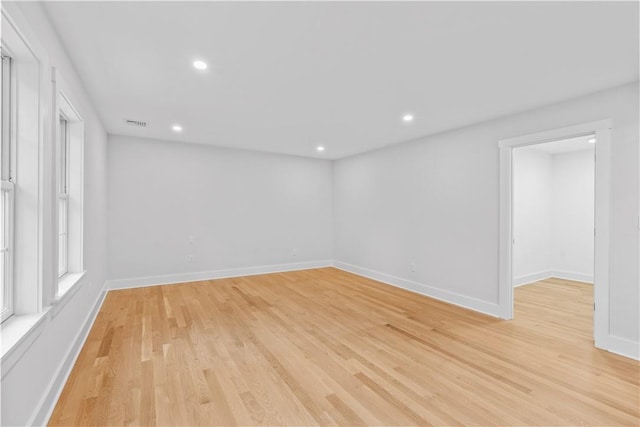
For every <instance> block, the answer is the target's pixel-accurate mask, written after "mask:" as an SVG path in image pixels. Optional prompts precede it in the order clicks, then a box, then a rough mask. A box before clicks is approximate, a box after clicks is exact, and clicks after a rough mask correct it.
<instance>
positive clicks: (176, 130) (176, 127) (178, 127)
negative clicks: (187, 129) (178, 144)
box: [171, 125, 182, 132]
mask: <svg viewBox="0 0 640 427" xmlns="http://www.w3.org/2000/svg"><path fill="white" fill-rule="evenodd" d="M171 129H172V130H173V131H174V132H182V126H180V125H173V126H171Z"/></svg>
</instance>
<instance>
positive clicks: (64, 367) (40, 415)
mask: <svg viewBox="0 0 640 427" xmlns="http://www.w3.org/2000/svg"><path fill="white" fill-rule="evenodd" d="M105 288H106V283H105V284H103V286H102V289H101V290H100V293H99V294H98V298H96V301H95V303H94V304H93V307H92V308H91V310H90V311H89V313H87V317H86V318H85V320H84V322H83V323H82V327H81V328H80V329H79V330H78V333H77V334H76V337H75V339H74V340H73V345H71V347H69V350H68V351H67V353H66V354H65V356H64V358H63V359H62V363H60V366H59V367H58V369H57V370H56V373H55V375H54V376H53V378H52V379H51V381H50V382H49V385H48V386H47V392H46V393H45V394H43V395H42V397H41V398H40V401H39V402H38V405H37V407H36V410H35V411H34V412H33V414H32V416H31V419H30V421H29V422H28V423H27V425H30V426H35V425H47V424H48V423H49V418H50V417H51V414H52V413H53V410H54V409H55V406H56V403H58V398H59V397H60V394H61V393H62V390H63V388H64V386H65V384H66V383H67V379H68V378H69V375H70V374H71V370H72V369H73V367H74V365H75V364H76V360H77V359H78V356H79V355H80V351H81V350H82V348H83V347H84V343H85V341H86V340H87V337H88V336H89V332H90V331H91V328H92V327H93V323H94V322H95V320H96V317H97V316H98V313H99V312H100V309H101V308H102V303H103V302H104V299H105V296H106V295H107V292H106V290H105Z"/></svg>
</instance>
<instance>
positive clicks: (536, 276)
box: [513, 270, 593, 288]
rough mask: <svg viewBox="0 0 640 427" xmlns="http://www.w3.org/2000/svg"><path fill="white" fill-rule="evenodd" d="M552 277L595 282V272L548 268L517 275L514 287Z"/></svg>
mask: <svg viewBox="0 0 640 427" xmlns="http://www.w3.org/2000/svg"><path fill="white" fill-rule="evenodd" d="M551 277H555V278H558V279H565V280H575V281H577V282H585V283H591V284H593V274H584V273H576V272H573V271H563V270H546V271H539V272H537V273H531V274H526V275H524V276H519V277H515V278H514V279H513V287H514V288H515V287H518V286H522V285H528V284H529V283H534V282H538V281H540V280H544V279H549V278H551Z"/></svg>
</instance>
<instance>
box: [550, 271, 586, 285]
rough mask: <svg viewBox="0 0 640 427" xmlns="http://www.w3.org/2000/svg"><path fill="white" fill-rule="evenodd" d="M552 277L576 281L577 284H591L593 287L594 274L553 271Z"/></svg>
mask: <svg viewBox="0 0 640 427" xmlns="http://www.w3.org/2000/svg"><path fill="white" fill-rule="evenodd" d="M550 277H555V278H558V279H565V280H575V281H576V282H582V283H590V284H592V285H593V274H585V273H578V272H575V271H562V270H551V276H550Z"/></svg>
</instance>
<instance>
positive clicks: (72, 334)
mask: <svg viewBox="0 0 640 427" xmlns="http://www.w3.org/2000/svg"><path fill="white" fill-rule="evenodd" d="M2 9H3V11H4V12H6V13H7V15H8V16H9V18H10V19H11V20H12V21H13V22H14V23H15V25H16V27H17V28H18V29H19V31H21V32H22V34H23V36H24V38H25V40H26V41H27V43H29V44H30V45H32V47H33V48H34V49H35V55H36V56H37V57H38V59H39V60H40V61H41V64H42V68H41V72H42V76H41V84H42V85H43V88H42V91H41V105H42V111H43V112H45V114H44V115H43V123H44V127H43V128H42V132H43V138H44V144H43V146H44V148H43V152H42V153H41V157H40V159H41V161H42V163H41V168H42V169H41V173H42V181H41V189H40V191H42V200H43V204H44V206H43V213H42V219H43V220H42V243H41V244H42V248H43V249H42V251H41V253H42V267H43V268H42V270H43V271H42V291H43V292H42V293H43V295H42V299H43V303H42V305H43V306H44V307H43V310H44V311H46V314H45V317H44V318H43V321H42V323H41V326H40V327H39V328H38V331H39V334H31V335H29V340H27V341H28V342H30V343H31V344H30V345H26V346H24V347H23V346H20V345H17V346H16V347H20V348H22V349H23V350H24V351H21V352H20V353H21V355H20V357H19V358H17V361H15V363H11V364H10V365H9V364H6V363H5V362H6V360H5V359H4V358H3V366H2V385H1V386H2V393H1V394H2V400H1V406H2V418H1V422H0V424H2V425H7V426H9V425H28V424H29V423H36V424H43V423H45V422H46V416H47V415H48V411H49V410H50V409H51V405H53V404H54V403H55V399H56V397H57V395H56V393H57V392H58V391H59V390H60V386H61V385H62V383H61V382H63V381H64V379H65V375H66V372H68V368H69V367H70V363H72V362H73V356H74V354H75V353H74V352H75V351H76V350H77V348H78V344H81V342H80V341H81V340H79V334H80V332H81V331H82V326H83V325H84V324H85V320H86V319H87V318H88V317H89V316H90V315H91V313H92V308H93V307H95V306H96V302H97V301H99V297H100V292H101V290H102V288H103V285H104V283H105V280H106V239H107V235H106V193H107V185H106V184H107V183H106V158H107V136H106V132H105V130H104V128H103V126H102V124H101V123H100V120H99V119H98V117H97V115H96V112H95V110H94V108H93V106H92V104H91V102H90V100H89V98H88V96H87V94H86V93H85V91H84V88H83V86H82V83H81V81H80V79H79V78H78V76H77V75H76V73H75V71H74V68H73V65H72V64H71V62H70V61H69V59H68V58H67V56H66V53H65V50H64V47H63V46H62V45H61V44H60V42H59V40H58V37H57V35H56V33H55V31H54V30H53V28H52V27H51V26H50V24H49V21H48V20H47V18H46V15H45V14H44V12H43V10H42V7H41V5H40V4H39V3H38V2H7V1H3V2H2ZM52 66H53V67H55V68H56V75H57V78H58V81H59V83H62V82H63V81H64V88H65V95H66V96H67V97H68V98H69V100H70V101H71V103H72V104H73V106H74V107H75V108H76V109H77V110H78V112H79V114H80V115H81V116H82V118H83V121H84V129H85V141H84V226H83V230H84V267H85V269H86V274H85V275H84V277H83V278H82V279H81V281H80V282H79V283H78V284H77V285H76V286H77V287H76V288H74V293H73V294H72V295H70V296H69V297H68V298H67V299H66V300H65V302H64V305H62V304H58V305H53V306H50V305H49V304H50V303H51V301H50V299H51V295H50V294H51V292H50V289H52V288H53V286H54V281H56V280H57V271H56V268H55V265H54V256H55V253H56V252H55V251H56V250H57V249H56V236H55V230H56V228H55V226H54V222H53V218H54V214H53V212H54V207H55V206H56V205H55V203H56V200H57V199H56V192H55V187H54V182H55V181H54V179H53V156H52V151H51V140H50V133H49V132H50V130H51V126H52V117H56V119H57V116H56V115H52V114H51V111H49V110H50V106H51V105H52V98H51V96H52V94H53V87H52V83H51V68H50V67H52ZM17 314H20V313H17ZM10 321H11V319H9V320H8V321H7V322H5V323H4V324H3V328H4V327H5V326H6V324H7V323H8V322H10Z"/></svg>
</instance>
